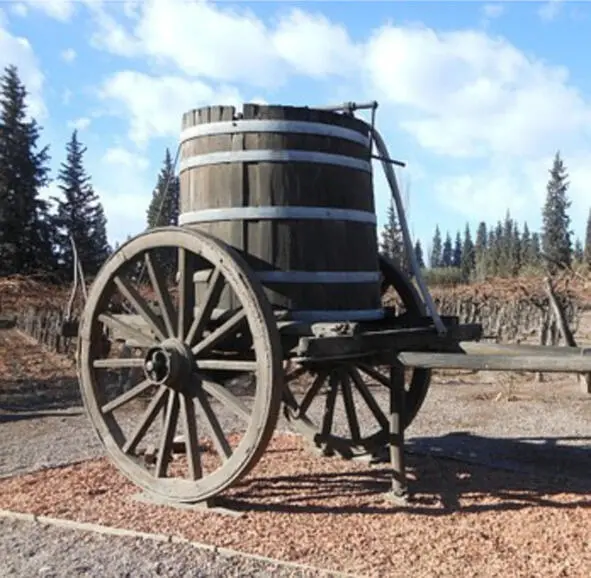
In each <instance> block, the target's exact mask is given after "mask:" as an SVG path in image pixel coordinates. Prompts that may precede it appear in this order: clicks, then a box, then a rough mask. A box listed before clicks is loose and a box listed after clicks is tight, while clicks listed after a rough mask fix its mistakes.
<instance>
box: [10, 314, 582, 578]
mask: <svg viewBox="0 0 591 578" xmlns="http://www.w3.org/2000/svg"><path fill="white" fill-rule="evenodd" d="M590 328H591V323H590V318H589V316H587V318H586V319H585V322H584V324H583V326H582V327H581V330H580V332H579V334H578V335H577V339H579V341H580V343H581V344H583V345H584V344H585V343H587V344H591V338H590V337H591V330H590ZM379 401H380V403H386V402H387V400H386V398H383V399H381V400H379ZM288 432H289V427H288V425H287V424H286V423H284V422H283V421H281V422H280V424H279V426H278V435H276V436H275V438H274V440H273V442H272V445H271V447H270V448H269V451H268V452H267V453H266V454H265V457H264V458H263V460H262V461H261V462H260V463H259V465H258V466H257V467H256V468H255V470H254V471H253V472H252V473H251V474H250V475H249V476H248V478H246V479H245V480H244V481H243V482H241V484H240V485H239V486H237V487H236V488H234V489H232V490H230V491H229V492H228V494H227V496H226V499H227V500H229V503H230V504H231V505H233V507H234V508H236V509H238V510H241V511H242V513H245V516H243V517H241V518H240V519H239V520H238V521H237V520H236V519H234V518H231V519H230V518H228V517H225V516H220V515H219V514H214V513H203V512H182V513H181V512H179V511H178V510H172V511H171V510H169V509H166V508H162V507H157V506H152V505H140V504H139V503H138V502H137V501H134V500H130V496H132V495H133V494H134V493H136V492H137V488H134V487H133V486H132V485H131V484H129V482H127V480H124V479H123V478H122V477H121V476H120V475H119V474H118V472H117V471H116V470H115V469H114V468H113V467H112V466H111V465H110V463H109V462H108V461H107V460H106V459H103V457H102V456H103V451H102V448H101V446H100V445H99V443H98V441H97V440H96V438H95V436H94V434H93V433H92V431H91V430H90V427H89V424H88V420H87V418H86V416H85V415H84V412H83V410H82V408H81V405H80V397H79V394H78V390H77V382H76V376H75V371H74V367H73V365H72V363H71V362H69V361H67V360H64V359H62V358H59V357H58V356H56V355H52V354H50V353H48V352H46V351H43V350H42V349H41V348H40V347H38V346H37V345H34V344H32V343H31V342H30V340H28V339H27V338H26V337H24V336H23V335H21V334H19V333H17V332H16V331H15V330H2V331H0V478H2V479H0V508H3V509H7V510H12V511H18V512H30V513H35V514H43V515H48V516H54V517H58V518H60V517H61V518H65V519H73V520H81V521H92V522H100V523H103V524H106V525H112V526H116V527H126V528H134V529H138V530H142V531H158V532H165V533H168V534H171V535H177V536H182V537H185V538H187V539H192V540H198V541H201V542H205V543H208V544H212V545H217V546H227V547H231V548H233V549H236V550H243V551H246V552H249V553H252V554H260V555H264V556H269V557H271V558H277V559H280V560H288V561H292V562H299V563H305V564H310V565H312V566H314V567H316V568H318V569H319V570H318V575H320V570H328V571H329V572H345V573H348V574H353V575H356V576H378V575H379V576H406V575H408V572H409V567H410V566H412V568H413V570H412V573H413V575H418V576H423V575H424V576H507V575H511V576H524V577H525V576H528V577H529V576H573V577H574V576H576V577H579V576H581V577H583V576H586V575H587V573H588V568H589V567H591V539H590V537H591V534H590V530H589V528H591V509H590V508H591V395H589V394H586V393H584V392H583V389H582V386H581V384H580V383H579V382H578V381H577V379H576V377H574V376H565V375H554V376H550V375H546V376H545V379H544V381H543V382H541V383H540V382H538V381H537V379H536V376H534V375H531V374H524V375H518V374H508V373H490V372H489V373H480V374H473V373H469V372H463V373H451V372H443V373H439V374H437V375H436V376H435V377H434V379H433V381H432V387H431V390H430V392H429V395H428V397H427V400H426V402H425V405H424V406H423V409H422V410H421V412H420V413H419V416H418V417H417V419H416V420H415V422H414V423H413V424H412V426H411V427H410V428H409V430H408V432H407V433H408V439H407V451H408V455H409V466H410V473H411V489H413V490H414V492H415V498H416V500H417V501H415V502H414V503H413V504H412V505H411V506H408V507H398V506H394V505H393V504H391V503H389V502H387V501H385V500H384V491H386V490H387V489H388V483H389V482H388V470H387V467H386V465H385V464H377V465H368V464H367V463H358V462H355V463H353V462H346V461H342V460H338V459H321V458H319V457H317V456H313V455H311V454H310V453H309V452H308V451H307V450H306V449H305V447H304V446H303V444H302V442H301V439H300V438H299V437H297V436H294V435H291V434H288ZM77 462H81V463H77ZM68 464H75V465H68ZM58 465H61V466H63V467H61V468H58V469H47V468H48V467H52V466H58ZM23 524H24V525H23ZM52 532H53V533H52ZM0 535H1V536H2V537H0V554H1V556H0V558H1V559H2V562H0V574H2V575H14V576H24V575H33V574H38V573H39V572H41V573H42V574H44V575H55V576H61V575H63V574H60V572H59V571H58V570H56V567H57V568H68V569H69V571H70V572H74V573H76V574H80V575H87V576H123V575H131V576H135V575H142V576H144V575H145V576H152V575H154V576H155V575H167V576H168V575H170V576H218V575H220V576H221V575H223V576H231V575H232V576H233V575H237V576H238V575H243V576H250V575H253V576H255V575H256V576H266V575H271V574H272V575H274V576H284V575H285V576H287V575H298V576H299V575H306V576H308V575H315V574H314V571H310V572H309V573H306V572H304V571H299V572H300V573H298V571H295V570H293V569H287V568H282V567H281V566H280V565H279V566H277V565H275V566H270V565H269V564H265V563H263V562H260V565H259V566H257V565H256V564H255V565H254V566H253V565H252V564H250V562H249V563H248V564H250V565H245V564H246V562H245V561H244V560H240V559H235V560H230V561H228V560H227V559H223V560H222V559H221V558H219V559H216V558H215V557H212V556H209V557H208V558H207V559H205V558H203V557H202V558H200V557H199V556H202V554H198V553H197V552H196V551H191V550H190V549H189V550H187V549H186V548H185V549H184V550H182V551H181V550H179V549H178V547H175V546H173V545H160V546H158V552H159V556H160V559H165V560H166V561H167V562H166V565H165V566H158V564H157V561H156V562H154V563H153V565H149V566H146V565H145V564H146V560H147V559H148V558H147V554H146V552H145V548H144V547H143V546H141V545H138V544H136V545H134V544H133V543H130V544H131V545H130V544H128V543H127V542H125V540H123V539H121V538H113V537H111V538H108V539H107V538H105V537H101V538H97V537H92V536H90V537H88V536H87V537H85V538H84V540H80V541H76V540H73V539H72V538H70V537H69V534H68V533H67V532H66V533H65V534H64V531H60V532H57V531H53V530H47V531H46V532H42V533H41V534H40V530H39V528H38V527H37V526H36V525H35V524H33V523H22V522H18V523H17V522H6V521H4V522H2V521H0ZM93 540H97V541H98V540H100V541H101V544H103V545H104V548H108V547H112V548H115V549H116V548H118V544H122V546H121V547H122V552H123V551H124V552H125V559H124V560H123V559H122V560H120V561H119V565H117V563H111V562H108V561H106V560H104V559H103V558H104V556H103V558H101V559H100V563H99V561H98V558H97V557H98V556H99V553H98V552H99V551H101V549H100V548H99V547H98V546H96V545H95V546H92V544H93ZM97 543H98V542H97ZM85 548H86V550H85ZM167 548H170V550H167ZM175 548H177V549H176V550H175ZM77 551H78V554H76V552H77ZM23 552H29V553H30V552H34V554H32V555H25V554H23ZM43 552H52V558H53V559H52V560H48V559H47V556H44V555H43ZM80 552H86V554H85V556H86V557H87V558H88V559H86V560H85V563H84V564H83V565H82V566H80V565H77V564H79V558H80ZM23 556H24V557H23ZM58 560H59V563H57V562H56V561H58ZM93 560H94V561H95V562H96V564H94V565H93ZM2 564H4V566H2ZM109 564H111V565H109ZM150 564H152V563H150ZM241 564H242V566H241ZM80 568H83V570H80ZM123 568H125V571H124V570H123ZM200 568H201V570H200ZM240 568H242V569H240ZM99 569H100V570H99ZM52 572H53V573H52Z"/></svg>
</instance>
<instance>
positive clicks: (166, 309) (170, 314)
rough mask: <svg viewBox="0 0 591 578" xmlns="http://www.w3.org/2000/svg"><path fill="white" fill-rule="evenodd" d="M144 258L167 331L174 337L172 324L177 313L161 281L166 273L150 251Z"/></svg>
mask: <svg viewBox="0 0 591 578" xmlns="http://www.w3.org/2000/svg"><path fill="white" fill-rule="evenodd" d="M144 260H145V262H146V268H147V269H148V275H149V276H150V282H151V283H152V287H153V289H154V292H155V293H156V297H157V298H158V305H159V307H160V311H161V312H162V318H163V319H164V324H165V325H166V331H168V336H169V337H173V336H174V327H173V325H172V320H173V318H174V315H175V313H174V306H173V304H172V301H171V299H170V293H169V292H168V290H167V289H166V287H163V286H162V283H161V280H164V279H165V278H166V276H165V273H164V272H163V271H162V268H161V267H160V265H159V264H158V263H157V262H156V261H153V260H152V258H151V257H150V254H149V253H146V254H145V256H144Z"/></svg>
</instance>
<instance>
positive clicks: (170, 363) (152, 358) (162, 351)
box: [143, 339, 194, 391]
mask: <svg viewBox="0 0 591 578" xmlns="http://www.w3.org/2000/svg"><path fill="white" fill-rule="evenodd" d="M193 367H194V360H193V354H192V353H191V350H190V349H189V348H188V347H187V346H186V345H185V344H184V343H182V342H181V341H179V340H177V339H167V340H166V341H164V342H162V343H161V344H160V345H157V346H156V347H152V348H150V349H149V350H148V352H147V354H146V357H145V359H144V366H143V369H144V374H145V376H146V378H147V379H149V380H150V381H151V382H152V383H154V384H155V385H166V386H167V387H170V388H171V389H174V390H176V391H181V390H182V389H183V387H184V386H185V384H187V383H188V382H189V381H190V379H189V378H190V377H191V373H192V372H193Z"/></svg>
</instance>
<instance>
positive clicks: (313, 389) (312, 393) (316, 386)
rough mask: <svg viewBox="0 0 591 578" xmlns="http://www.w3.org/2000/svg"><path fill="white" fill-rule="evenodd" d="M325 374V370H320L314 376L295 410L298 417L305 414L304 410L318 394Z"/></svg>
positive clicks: (324, 379) (305, 410)
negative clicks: (297, 408) (297, 409)
mask: <svg viewBox="0 0 591 578" xmlns="http://www.w3.org/2000/svg"><path fill="white" fill-rule="evenodd" d="M327 375H328V374H327V373H326V372H324V371H322V372H320V373H319V374H318V375H317V376H316V379H315V380H314V383H312V385H311V386H310V388H309V389H308V391H307V392H306V394H305V395H304V399H303V400H302V403H301V404H300V409H299V411H298V412H297V415H298V417H300V416H304V415H306V412H307V411H308V409H309V408H310V405H311V404H312V402H313V401H314V398H315V397H316V396H317V395H318V392H319V391H320V388H321V387H322V384H323V383H324V382H325V381H326V378H327Z"/></svg>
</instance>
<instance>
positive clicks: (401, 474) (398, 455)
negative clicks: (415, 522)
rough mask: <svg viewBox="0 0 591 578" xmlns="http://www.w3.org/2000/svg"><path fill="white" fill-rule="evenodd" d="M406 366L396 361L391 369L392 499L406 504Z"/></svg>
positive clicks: (390, 437)
mask: <svg viewBox="0 0 591 578" xmlns="http://www.w3.org/2000/svg"><path fill="white" fill-rule="evenodd" d="M404 395H405V389H404V366H403V365H402V364H401V363H400V362H399V361H398V360H396V361H395V362H394V363H393V364H392V365H391V368H390V435H389V446H390V464H391V466H392V489H391V492H390V498H391V499H393V500H394V501H397V502H401V503H406V502H407V500H408V488H407V484H406V464H405V461H404V403H405V400H404Z"/></svg>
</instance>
